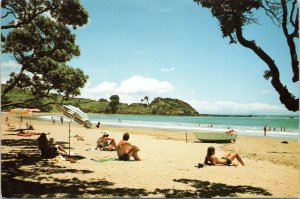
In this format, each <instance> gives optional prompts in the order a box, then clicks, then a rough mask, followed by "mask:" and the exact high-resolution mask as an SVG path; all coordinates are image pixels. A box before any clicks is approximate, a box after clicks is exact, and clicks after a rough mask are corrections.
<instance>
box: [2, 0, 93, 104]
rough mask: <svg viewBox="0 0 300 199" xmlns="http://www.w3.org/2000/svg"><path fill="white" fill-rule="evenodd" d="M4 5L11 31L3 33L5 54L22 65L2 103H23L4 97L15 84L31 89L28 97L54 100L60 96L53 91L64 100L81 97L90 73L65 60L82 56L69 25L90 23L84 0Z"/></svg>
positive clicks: (8, 0) (8, 1)
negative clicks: (80, 0) (87, 73)
mask: <svg viewBox="0 0 300 199" xmlns="http://www.w3.org/2000/svg"><path fill="white" fill-rule="evenodd" d="M1 9H2V16H1V18H2V24H1V28H2V29H3V30H8V33H7V34H6V35H3V34H1V42H2V53H7V54H9V55H10V56H11V57H12V58H13V59H14V60H15V61H16V62H18V63H19V64H20V66H21V68H20V71H19V72H18V73H11V74H10V79H9V80H8V81H7V86H6V87H5V88H4V90H3V92H2V93H1V97H2V103H1V107H6V106H12V105H17V104H20V103H22V102H6V101H3V99H5V95H7V93H9V92H10V91H11V90H12V89H13V88H15V87H18V88H23V89H26V90H29V91H31V93H32V94H33V97H32V98H30V99H26V101H30V100H35V99H42V98H48V99H51V100H52V103H55V102H56V100H57V98H56V97H54V96H57V95H52V94H51V93H57V94H61V95H63V96H64V97H63V99H70V98H72V97H74V96H77V95H79V94H80V88H82V87H83V86H84V84H85V83H86V81H87V78H88V76H87V75H85V74H84V72H83V71H82V70H81V69H79V68H73V67H70V66H68V65H67V64H66V63H67V62H68V61H70V60H71V59H72V58H73V57H74V56H79V55H80V50H79V47H78V46H77V45H76V44H75V35H74V34H72V33H71V30H70V28H71V26H73V28H76V27H78V26H82V25H84V24H86V23H87V20H88V13H87V12H86V11H85V9H84V8H83V7H82V5H81V4H80V2H79V1H78V0H65V1H61V0H3V1H2V2H1ZM3 21H5V22H7V23H5V24H3V23H4V22H3ZM23 102H24V101H23Z"/></svg>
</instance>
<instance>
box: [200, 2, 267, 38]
mask: <svg viewBox="0 0 300 199" xmlns="http://www.w3.org/2000/svg"><path fill="white" fill-rule="evenodd" d="M194 1H195V2H196V3H198V4H201V5H202V7H205V8H208V9H211V13H212V15H213V16H214V17H216V18H217V19H218V20H219V22H220V28H221V30H222V32H223V37H228V36H229V37H230V40H231V43H235V42H236V41H235V39H234V36H233V35H232V34H233V33H234V31H235V28H236V27H242V26H244V25H247V24H251V23H256V19H255V18H254V17H253V14H252V11H251V10H252V9H253V8H255V9H258V8H259V7H260V6H261V0H251V1H247V0H246V1H244V0H242V1H241V0H235V1H232V0H217V1H216V0H194Z"/></svg>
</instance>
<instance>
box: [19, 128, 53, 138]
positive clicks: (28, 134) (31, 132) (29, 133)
mask: <svg viewBox="0 0 300 199" xmlns="http://www.w3.org/2000/svg"><path fill="white" fill-rule="evenodd" d="M43 133H44V132H42V133H40V132H34V131H24V130H23V129H21V130H20V132H19V133H17V134H16V135H19V136H22V135H25V136H26V135H27V136H31V135H42V134H43ZM44 134H46V135H50V132H48V133H44Z"/></svg>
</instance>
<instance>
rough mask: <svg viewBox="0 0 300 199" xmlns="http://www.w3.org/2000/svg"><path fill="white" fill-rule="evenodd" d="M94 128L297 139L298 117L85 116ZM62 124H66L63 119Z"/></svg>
mask: <svg viewBox="0 0 300 199" xmlns="http://www.w3.org/2000/svg"><path fill="white" fill-rule="evenodd" d="M88 115H89V119H90V121H91V122H92V123H93V124H94V125H96V124H97V123H98V122H100V124H101V126H102V127H103V126H104V127H105V126H113V127H138V128H148V129H149V128H150V129H162V130H170V131H175V132H185V133H194V132H225V131H227V130H228V129H229V128H230V129H233V130H234V131H235V133H237V134H239V135H247V136H264V130H263V128H264V126H265V125H266V126H267V136H268V137H274V138H285V139H298V137H299V116H298V115H251V116H244V115H206V116H165V115H114V114H88ZM39 117H40V119H42V120H50V119H51V117H54V118H55V119H56V121H57V122H59V118H60V115H52V116H51V115H44V116H39ZM64 118H65V121H69V120H68V119H67V118H66V117H64Z"/></svg>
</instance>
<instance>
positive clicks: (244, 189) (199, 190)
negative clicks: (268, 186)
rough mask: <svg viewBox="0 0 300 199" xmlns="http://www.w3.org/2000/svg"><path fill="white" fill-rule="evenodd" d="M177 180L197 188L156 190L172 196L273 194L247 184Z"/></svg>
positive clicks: (211, 196)
mask: <svg viewBox="0 0 300 199" xmlns="http://www.w3.org/2000/svg"><path fill="white" fill-rule="evenodd" d="M174 181H175V182H180V183H184V184H188V185H190V186H192V187H194V188H195V189H196V190H195V191H192V190H176V189H156V192H158V193H162V194H164V195H165V197H168V198H169V197H171V198H183V197H184V198H186V197H193V198H194V197H197V198H198V197H200V198H214V197H237V196H238V195H237V194H254V195H256V196H258V195H260V196H271V195H272V194H271V193H269V192H268V191H266V190H265V189H262V188H259V187H253V186H246V185H244V186H243V185H238V186H232V185H226V184H223V183H211V182H208V181H201V180H192V179H178V180H176V179H175V180H174Z"/></svg>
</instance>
